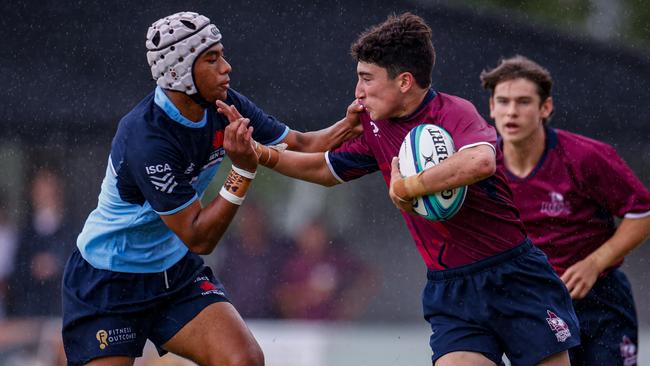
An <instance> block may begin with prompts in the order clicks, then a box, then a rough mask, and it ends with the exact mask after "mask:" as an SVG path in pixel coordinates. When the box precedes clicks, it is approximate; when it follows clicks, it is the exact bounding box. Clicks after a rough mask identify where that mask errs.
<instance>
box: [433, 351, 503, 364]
mask: <svg viewBox="0 0 650 366" xmlns="http://www.w3.org/2000/svg"><path fill="white" fill-rule="evenodd" d="M435 366H496V364H495V363H494V362H492V361H491V360H490V359H488V358H487V357H485V356H483V354H481V353H478V352H466V351H456V352H450V353H447V354H446V355H444V356H442V357H440V358H439V359H438V360H436V363H435Z"/></svg>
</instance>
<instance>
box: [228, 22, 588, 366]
mask: <svg viewBox="0 0 650 366" xmlns="http://www.w3.org/2000/svg"><path fill="white" fill-rule="evenodd" d="M352 55H353V57H354V58H355V59H356V60H357V61H358V64H357V74H358V78H359V79H358V82H357V87H356V90H355V96H356V97H357V99H358V101H359V102H360V103H361V104H362V105H363V106H364V107H365V112H364V113H361V114H360V119H361V124H362V126H363V128H364V131H363V134H362V135H361V136H359V137H357V138H355V139H352V140H349V141H347V142H345V143H344V144H342V145H341V146H340V147H338V148H336V149H333V150H330V151H328V152H326V153H324V154H323V153H312V154H310V153H298V152H293V151H285V152H281V153H280V152H278V151H276V150H273V149H269V148H268V147H264V146H261V145H257V151H258V155H259V161H260V163H261V164H263V165H266V166H268V167H272V168H274V169H275V170H277V171H279V172H281V173H283V174H286V175H289V176H292V177H296V178H299V179H303V180H307V181H310V182H314V183H318V184H322V185H328V186H330V185H335V184H337V183H341V182H345V181H350V180H353V179H356V178H359V177H362V176H364V175H366V174H370V173H373V172H376V171H381V173H382V175H383V177H384V180H385V182H386V184H387V186H389V188H390V196H391V198H392V199H393V201H394V202H395V203H396V204H397V205H398V206H399V207H400V208H403V209H410V205H411V203H410V202H411V201H412V199H413V197H417V196H420V195H423V194H428V193H433V192H437V191H441V190H445V189H449V188H453V187H457V186H461V185H468V193H467V197H466V199H465V202H464V204H463V207H462V208H461V209H460V211H459V212H458V213H457V214H456V215H455V216H454V217H453V218H451V219H450V220H448V221H445V222H433V221H427V220H425V219H424V218H422V217H418V216H414V215H411V214H409V213H406V212H403V217H404V219H405V220H406V223H407V226H408V229H409V231H410V232H411V235H412V237H413V239H414V241H415V244H416V246H417V248H418V250H419V251H420V254H421V255H422V258H423V259H424V262H425V263H426V265H427V268H428V273H427V277H428V282H427V286H426V288H425V291H424V294H423V308H424V317H425V319H426V320H427V321H428V322H429V323H430V324H431V328H432V335H431V338H430V345H431V348H432V350H433V356H432V361H433V363H435V365H455V366H458V365H461V366H462V365H471V366H477V365H478V366H481V365H494V364H499V363H501V355H502V354H503V353H504V352H505V353H506V354H507V355H508V357H509V358H510V360H511V361H513V363H514V364H516V365H536V364H541V365H568V364H569V356H568V354H567V352H566V350H567V349H568V348H570V347H572V346H574V345H576V344H578V343H579V337H578V331H579V330H578V327H577V318H576V316H575V314H574V312H573V309H572V307H571V301H570V297H569V293H568V291H567V290H566V288H565V286H564V285H563V284H562V281H561V280H560V278H559V277H558V276H557V275H556V274H555V273H554V271H553V269H552V268H551V266H550V265H549V264H548V261H547V260H546V257H545V256H544V254H543V253H542V252H541V251H540V250H539V249H537V248H534V247H533V246H532V244H531V243H530V241H529V240H528V238H527V235H526V232H525V229H524V227H523V224H522V223H521V221H520V220H519V217H518V212H517V210H516V208H515V207H514V205H513V203H512V199H511V192H510V189H509V188H508V186H507V184H506V180H505V178H504V177H503V174H502V173H499V172H497V173H496V174H495V171H496V165H497V164H496V160H497V159H499V158H500V157H501V153H500V151H499V150H498V149H497V148H496V131H495V130H494V128H492V127H490V126H489V125H488V124H487V123H486V122H485V121H484V120H483V118H481V116H480V115H479V114H478V112H477V111H476V109H475V108H474V106H473V105H472V104H471V103H469V102H468V101H466V100H464V99H462V98H459V97H455V96H452V95H448V94H444V93H439V92H437V91H435V90H433V89H432V88H431V71H432V68H433V64H434V60H435V52H434V49H433V45H432V43H431V29H430V28H429V27H428V26H427V24H426V23H425V22H424V21H423V20H422V19H421V18H420V17H418V16H415V15H413V14H410V13H405V14H401V15H398V16H391V17H389V18H388V19H387V20H386V21H385V22H383V23H382V24H379V25H377V26H375V27H373V28H371V29H369V30H367V31H366V32H364V33H363V34H362V35H361V36H360V37H359V39H358V40H357V41H356V42H355V43H354V44H353V46H352ZM217 103H218V105H219V106H220V109H219V110H220V112H222V113H224V114H226V115H227V116H228V118H229V120H231V121H239V120H241V118H240V117H241V116H239V114H238V112H237V110H236V109H235V107H234V106H227V105H225V104H223V103H220V102H217ZM423 123H434V124H437V125H438V126H441V127H442V128H444V129H446V130H447V131H448V132H449V133H450V135H451V136H452V138H453V140H454V143H455V146H456V148H457V150H458V152H457V153H456V154H455V155H453V156H451V157H450V158H449V159H447V160H445V161H444V162H443V163H441V164H440V165H438V166H436V167H433V168H431V169H429V170H427V171H425V173H424V174H420V175H418V176H417V177H414V178H408V179H402V178H401V177H400V176H399V173H398V171H397V163H396V161H395V158H394V157H395V156H397V154H398V151H399V148H400V145H401V143H402V141H403V139H404V136H406V134H407V133H408V132H409V131H410V130H411V129H412V128H413V127H415V126H417V125H420V124H423Z"/></svg>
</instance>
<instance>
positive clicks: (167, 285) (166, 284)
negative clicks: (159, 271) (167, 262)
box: [163, 270, 169, 290]
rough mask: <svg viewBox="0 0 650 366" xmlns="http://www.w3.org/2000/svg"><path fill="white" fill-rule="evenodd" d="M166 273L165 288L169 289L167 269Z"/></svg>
mask: <svg viewBox="0 0 650 366" xmlns="http://www.w3.org/2000/svg"><path fill="white" fill-rule="evenodd" d="M163 273H164V274H165V288H166V289H167V290H169V279H168V278H167V270H165V271H164V272H163Z"/></svg>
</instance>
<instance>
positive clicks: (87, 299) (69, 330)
mask: <svg viewBox="0 0 650 366" xmlns="http://www.w3.org/2000/svg"><path fill="white" fill-rule="evenodd" d="M62 292H63V344H64V347H65V353H66V356H67V358H68V365H83V364H84V363H87V362H88V361H90V360H92V359H94V358H98V357H105V356H129V357H140V356H142V349H143V348H144V344H145V342H146V340H147V339H149V340H151V341H152V342H153V343H154V344H155V345H156V347H158V351H159V352H160V353H161V355H162V354H164V353H165V351H164V350H162V349H161V348H160V347H161V345H163V344H164V343H165V342H167V341H168V340H169V339H170V338H171V337H172V336H174V334H176V333H177V332H178V331H179V330H180V329H181V328H182V327H183V326H184V325H185V324H187V323H188V322H189V321H190V320H192V319H193V318H194V317H195V316H196V315H198V314H199V313H200V312H201V310H203V309H204V308H206V307H207V306H208V305H210V304H213V303H217V302H222V301H228V298H227V297H226V295H225V291H224V288H223V286H222V285H221V283H219V281H217V279H216V278H215V277H214V275H213V274H212V270H211V269H210V268H209V267H206V266H204V264H203V259H201V257H199V256H198V255H196V254H193V253H189V252H188V254H187V255H185V256H184V257H183V258H182V259H181V260H180V261H179V262H178V263H176V264H175V265H173V266H172V267H170V268H169V269H167V270H166V271H164V272H160V273H146V274H139V273H122V272H112V271H106V270H101V269H96V268H94V267H93V266H91V265H90V263H88V262H86V260H84V259H83V258H82V257H81V254H80V253H79V251H78V250H75V251H74V252H73V253H72V256H71V257H70V259H69V260H68V263H67V264H66V268H65V272H64V276H63V291H62Z"/></svg>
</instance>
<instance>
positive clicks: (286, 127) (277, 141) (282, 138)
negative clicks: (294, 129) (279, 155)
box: [269, 126, 290, 145]
mask: <svg viewBox="0 0 650 366" xmlns="http://www.w3.org/2000/svg"><path fill="white" fill-rule="evenodd" d="M289 130H290V129H289V126H285V128H284V132H283V133H282V135H280V137H278V138H277V139H275V140H273V141H272V142H271V143H269V145H277V144H279V143H280V142H282V140H284V138H285V137H287V135H288V134H289Z"/></svg>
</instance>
